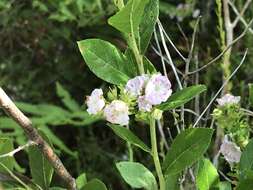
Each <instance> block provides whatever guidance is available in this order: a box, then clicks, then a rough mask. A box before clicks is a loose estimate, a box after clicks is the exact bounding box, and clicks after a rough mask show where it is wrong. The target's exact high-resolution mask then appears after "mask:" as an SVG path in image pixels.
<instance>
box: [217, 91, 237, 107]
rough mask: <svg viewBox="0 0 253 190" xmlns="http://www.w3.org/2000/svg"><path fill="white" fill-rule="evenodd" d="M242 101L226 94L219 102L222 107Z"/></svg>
mask: <svg viewBox="0 0 253 190" xmlns="http://www.w3.org/2000/svg"><path fill="white" fill-rule="evenodd" d="M240 100H241V97H240V96H233V95H231V94H226V95H224V96H223V97H221V98H218V99H217V102H218V104H219V105H220V106H225V105H231V104H238V103H239V102H240Z"/></svg>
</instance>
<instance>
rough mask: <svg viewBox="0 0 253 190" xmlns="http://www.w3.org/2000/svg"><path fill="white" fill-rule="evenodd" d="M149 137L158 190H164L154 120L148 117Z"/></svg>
mask: <svg viewBox="0 0 253 190" xmlns="http://www.w3.org/2000/svg"><path fill="white" fill-rule="evenodd" d="M150 137H151V149H152V156H153V161H154V164H155V169H156V173H157V176H158V179H159V186H160V190H165V179H164V176H163V173H162V168H161V164H160V160H159V156H158V150H157V139H156V126H155V118H153V117H152V116H151V117H150Z"/></svg>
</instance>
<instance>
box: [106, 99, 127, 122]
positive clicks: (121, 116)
mask: <svg viewBox="0 0 253 190" xmlns="http://www.w3.org/2000/svg"><path fill="white" fill-rule="evenodd" d="M128 114H129V110H128V106H127V104H126V103H125V102H123V101H121V100H113V101H112V102H111V103H110V104H109V105H107V106H106V107H105V109H104V116H105V118H106V120H107V121H109V122H110V123H113V124H119V125H128V123H129V116H128Z"/></svg>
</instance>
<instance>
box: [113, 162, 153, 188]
mask: <svg viewBox="0 0 253 190" xmlns="http://www.w3.org/2000/svg"><path fill="white" fill-rule="evenodd" d="M116 166H117V169H118V170H119V172H120V174H121V176H122V177H123V179H124V180H125V182H126V183H128V184H129V185H130V186H131V187H133V188H144V189H146V190H157V184H156V180H155V177H154V176H153V174H152V173H151V172H150V171H149V170H148V169H147V168H146V167H144V166H143V165H142V164H140V163H137V162H119V163H117V164H116Z"/></svg>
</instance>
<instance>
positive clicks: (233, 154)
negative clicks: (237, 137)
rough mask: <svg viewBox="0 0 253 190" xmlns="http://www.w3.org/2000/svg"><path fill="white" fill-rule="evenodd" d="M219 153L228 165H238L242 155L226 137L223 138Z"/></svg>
mask: <svg viewBox="0 0 253 190" xmlns="http://www.w3.org/2000/svg"><path fill="white" fill-rule="evenodd" d="M220 153H221V154H222V155H223V156H224V158H225V160H226V161H228V162H229V163H230V164H233V163H239V162H240V158H241V154H242V152H241V150H240V147H238V146H237V145H236V144H235V143H233V142H231V141H229V140H228V136H227V135H226V136H225V138H224V140H223V142H222V145H221V146H220Z"/></svg>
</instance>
